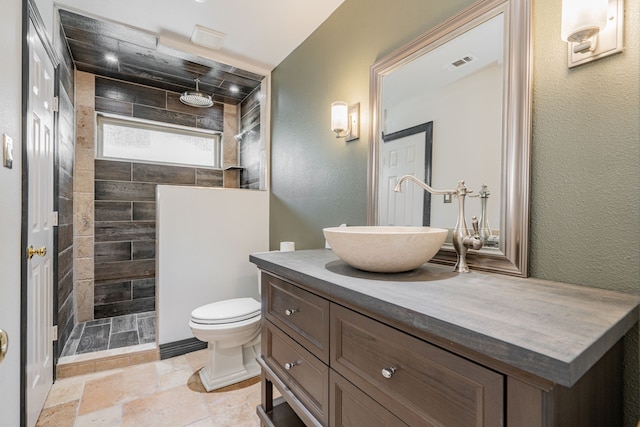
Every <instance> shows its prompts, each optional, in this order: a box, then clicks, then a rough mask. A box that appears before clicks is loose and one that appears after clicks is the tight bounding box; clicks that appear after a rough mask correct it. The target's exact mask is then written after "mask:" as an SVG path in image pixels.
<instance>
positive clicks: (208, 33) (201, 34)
mask: <svg viewBox="0 0 640 427" xmlns="http://www.w3.org/2000/svg"><path fill="white" fill-rule="evenodd" d="M226 36H227V35H226V34H224V33H221V32H219V31H214V30H212V29H209V28H205V27H203V26H201V25H196V26H195V27H194V28H193V33H191V43H193V44H197V45H198V46H203V47H206V48H208V49H213V50H220V48H221V47H222V42H224V38H225V37H226Z"/></svg>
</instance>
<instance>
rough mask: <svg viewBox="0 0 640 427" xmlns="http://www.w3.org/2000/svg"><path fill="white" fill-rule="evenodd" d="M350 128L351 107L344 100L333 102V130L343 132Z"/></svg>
mask: <svg viewBox="0 0 640 427" xmlns="http://www.w3.org/2000/svg"><path fill="white" fill-rule="evenodd" d="M348 128H349V107H348V106H347V103H346V102H344V101H336V102H334V103H332V104H331V130H332V131H334V132H336V134H338V133H342V132H344V131H345V130H347V129H348Z"/></svg>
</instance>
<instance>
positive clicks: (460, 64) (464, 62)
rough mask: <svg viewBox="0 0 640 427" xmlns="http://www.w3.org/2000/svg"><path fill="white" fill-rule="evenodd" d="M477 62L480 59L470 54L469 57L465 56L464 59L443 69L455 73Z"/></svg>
mask: <svg viewBox="0 0 640 427" xmlns="http://www.w3.org/2000/svg"><path fill="white" fill-rule="evenodd" d="M477 60H478V57H477V56H475V55H474V54H472V53H470V54H468V55H465V56H463V57H462V58H458V59H456V60H455V61H452V62H450V63H449V64H445V65H444V67H442V68H444V69H447V70H449V71H453V70H456V69H458V68H460V67H463V66H465V65H467V64H469V63H471V62H473V61H477Z"/></svg>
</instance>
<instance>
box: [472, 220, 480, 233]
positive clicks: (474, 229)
mask: <svg viewBox="0 0 640 427" xmlns="http://www.w3.org/2000/svg"><path fill="white" fill-rule="evenodd" d="M471 226H472V227H473V237H480V231H479V230H480V229H479V226H478V217H477V216H473V217H471Z"/></svg>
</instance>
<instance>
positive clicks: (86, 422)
mask: <svg viewBox="0 0 640 427" xmlns="http://www.w3.org/2000/svg"><path fill="white" fill-rule="evenodd" d="M121 425H122V405H117V406H111V407H109V408H105V409H101V410H99V411H95V412H91V413H89V414H85V415H80V416H79V417H78V418H76V423H75V424H74V427H116V426H121Z"/></svg>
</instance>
